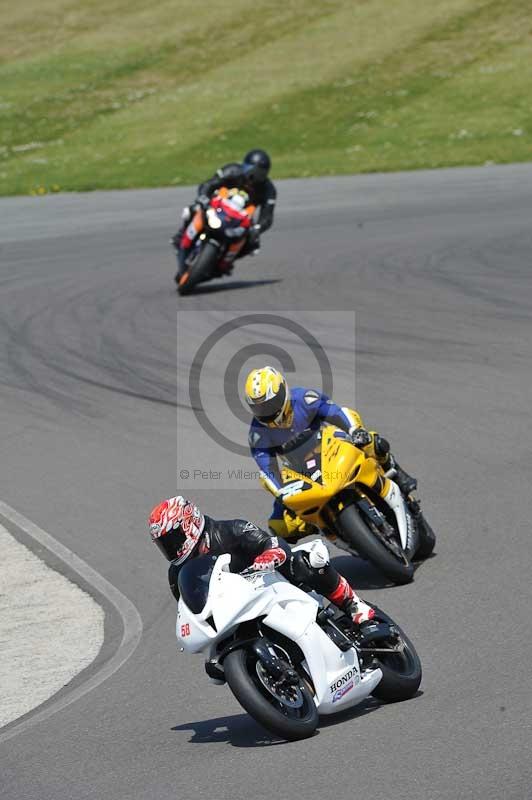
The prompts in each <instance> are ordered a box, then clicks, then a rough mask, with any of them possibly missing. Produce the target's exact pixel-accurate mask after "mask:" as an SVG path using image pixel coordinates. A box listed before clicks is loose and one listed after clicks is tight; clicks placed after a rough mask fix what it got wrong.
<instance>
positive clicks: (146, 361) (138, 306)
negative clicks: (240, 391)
mask: <svg viewBox="0 0 532 800" xmlns="http://www.w3.org/2000/svg"><path fill="white" fill-rule="evenodd" d="M190 196H191V192H186V191H185V190H160V191H145V192H124V193H118V192H116V193H108V194H102V193H95V194H91V195H86V196H83V195H79V196H61V195H58V196H50V197H45V198H13V199H2V200H0V262H1V270H0V281H1V323H0V324H1V329H0V330H1V347H0V359H1V361H0V381H1V395H2V404H1V407H0V426H1V441H2V489H1V493H0V499H1V500H3V501H5V502H6V503H8V504H9V505H10V506H12V507H13V508H15V509H17V510H18V511H20V512H21V513H22V514H24V515H25V516H26V517H28V518H29V519H30V520H32V521H33V522H35V523H36V524H37V525H39V526H40V527H41V528H43V529H44V530H45V531H47V532H48V533H50V534H52V535H53V536H54V537H56V538H57V539H58V540H59V541H60V542H61V543H62V544H64V545H65V546H66V547H68V548H70V550H72V551H73V552H74V553H76V554H77V555H78V556H79V557H80V558H82V559H83V560H84V561H86V562H87V563H88V564H89V565H90V566H91V567H92V568H93V569H95V570H97V571H98V572H99V573H100V574H101V575H102V576H104V577H105V579H106V580H107V581H109V582H110V583H111V584H112V585H113V586H115V587H116V588H117V589H118V590H119V591H120V592H122V593H123V594H124V595H125V596H126V597H127V598H129V599H130V600H131V601H132V602H133V603H134V604H135V606H136V608H137V609H138V611H139V613H140V616H141V618H142V623H143V630H144V632H143V636H142V639H141V641H140V644H139V645H138V647H137V648H136V650H135V651H134V652H133V654H132V655H131V657H130V658H129V660H127V662H126V663H125V664H124V665H123V666H122V667H121V668H120V669H119V670H118V671H116V672H115V673H114V674H113V675H111V677H109V678H108V679H107V680H105V681H104V682H103V683H100V685H97V686H96V688H94V689H93V690H92V691H90V692H88V693H87V694H85V695H84V696H82V697H81V698H80V699H79V700H77V701H76V702H74V703H71V704H70V705H68V706H67V707H66V708H64V709H63V710H60V711H58V712H57V713H55V714H52V715H51V716H49V717H48V718H47V719H46V720H45V721H41V722H38V723H36V724H35V725H33V726H29V727H26V728H24V729H22V730H21V731H20V732H18V733H17V732H16V731H15V729H14V728H13V731H14V735H13V736H12V737H11V738H9V739H6V740H4V741H2V740H1V735H0V751H1V769H0V793H1V795H2V797H3V798H5V800H19V799H20V800H22V798H24V800H67V798H68V800H70V798H75V799H76V800H85V798H91V800H101V799H102V798H105V800H132V799H133V798H135V800H138V799H140V798H146V800H148V799H149V800H159V799H161V800H162V799H163V798H164V799H165V800H166V798H183V799H184V800H188V799H189V798H196V799H197V800H200V798H211V797H214V798H219V799H220V800H229V799H230V798H238V800H239V799H240V798H257V800H259V799H260V800H265V799H266V798H268V799H269V798H272V797H279V798H285V797H304V798H305V800H322V798H324V797H335V798H342V799H343V798H351V797H357V798H373V799H374V800H381V799H384V798H394V800H403V798H404V799H406V798H415V799H416V800H439V799H440V798H442V799H443V798H444V799H445V800H454V799H455V798H460V799H462V798H483V800H491V798H494V799H495V798H496V799H497V800H500V798H505V800H524V798H532V757H531V720H532V678H531V664H532V625H531V622H530V617H531V609H532V580H531V574H532V547H531V528H530V520H531V516H532V515H531V513H530V509H531V501H530V484H531V481H532V459H531V456H530V441H531V439H530V401H531V389H532V379H531V375H532V356H531V347H532V342H531V338H532V337H531V311H532V270H531V252H532V226H531V215H532V166H511V167H485V168H480V169H474V170H473V169H471V170H451V171H442V172H425V173H414V174H408V175H389V176H378V175H375V176H362V177H353V178H340V179H323V180H309V181H306V182H296V181H288V182H285V183H283V184H281V186H280V191H279V198H280V199H279V207H278V214H277V222H276V225H275V227H274V229H273V230H272V231H271V232H270V233H269V234H267V235H266V236H265V237H264V241H263V249H262V253H261V255H260V257H259V258H256V259H249V258H248V259H246V260H245V261H242V262H240V263H239V264H238V266H237V269H236V270H235V274H234V277H232V278H229V279H225V280H224V281H219V282H218V283H214V282H213V283H211V284H210V285H209V286H206V287H205V288H204V289H203V290H202V291H201V292H200V293H198V294H197V295H196V296H192V297H187V298H178V297H177V296H176V293H175V291H174V286H173V282H172V275H173V269H174V263H173V257H172V254H171V253H170V250H169V246H168V239H169V237H170V235H171V234H172V233H173V231H174V229H175V219H176V216H177V212H178V209H179V208H180V205H181V204H182V203H183V202H184V201H185V200H187V199H189V198H190ZM178 309H180V310H183V309H184V310H186V311H187V312H193V313H188V314H186V315H184V316H181V315H180V314H178ZM249 311H253V312H257V311H259V312H272V313H273V312H275V313H278V314H280V315H284V316H285V317H286V318H287V319H300V320H302V321H303V322H305V324H307V323H308V320H311V321H312V320H314V323H313V328H312V331H313V333H314V334H315V335H316V337H317V338H318V340H319V341H320V343H321V344H322V345H323V347H324V349H325V350H326V352H327V354H328V357H329V359H330V362H331V364H332V367H333V371H334V381H335V383H334V394H335V397H336V398H338V399H339V400H340V401H341V402H342V403H350V402H352V397H351V396H350V394H349V393H350V392H351V391H354V389H351V387H353V384H354V379H355V373H356V402H357V406H358V408H359V409H360V410H361V412H362V414H363V416H364V417H365V420H366V422H367V424H368V425H369V426H370V427H376V428H377V429H379V430H381V431H382V432H383V433H384V434H385V435H387V436H388V437H389V438H390V439H391V441H392V444H393V448H394V450H395V452H396V453H398V454H399V457H400V460H401V462H402V463H403V464H404V466H405V467H407V468H409V469H410V470H411V471H412V472H413V473H414V474H416V475H417V476H418V477H419V479H420V494H421V497H422V499H423V501H424V509H425V512H426V514H427V516H428V517H429V518H430V520H431V521H432V523H433V526H434V528H435V530H436V532H437V534H438V537H439V538H438V545H437V555H436V556H435V557H434V558H432V559H430V560H429V561H427V562H426V563H425V564H424V565H422V566H421V567H420V568H419V569H418V571H417V573H416V578H415V582H414V583H413V584H411V585H409V586H405V587H399V588H395V587H390V586H387V585H386V583H385V581H383V580H382V579H381V578H380V576H379V574H378V573H377V572H375V571H374V570H373V569H371V568H370V567H369V566H367V565H365V564H364V563H363V562H361V561H357V560H353V561H352V562H349V560H348V559H346V558H345V557H344V556H340V557H339V558H338V560H337V562H336V563H337V564H338V566H339V567H340V568H342V569H343V571H344V572H346V574H348V575H349V576H350V577H351V578H352V579H353V582H354V583H355V585H357V586H358V587H359V588H360V589H361V591H362V593H363V594H364V595H366V596H367V597H369V598H370V599H371V600H373V601H374V602H377V603H378V604H379V605H381V606H382V607H383V608H385V609H386V610H387V611H388V612H389V613H390V614H391V615H392V616H395V617H396V618H397V619H398V621H399V622H400V623H401V624H402V625H403V626H404V627H405V628H406V630H407V632H408V634H409V635H410V637H411V638H412V639H413V641H414V642H415V644H416V646H417V648H418V650H419V653H420V655H421V658H422V662H423V667H424V679H423V683H422V685H421V689H422V692H420V694H419V695H418V696H417V697H416V698H414V699H413V700H411V701H409V702H407V703H403V704H397V705H390V706H381V705H378V703H376V702H373V701H372V702H368V703H366V704H365V705H362V706H361V707H359V708H358V709H355V710H353V711H351V712H347V713H346V714H345V715H343V716H342V717H341V718H329V719H325V720H323V723H322V725H321V727H320V729H319V732H318V733H317V734H316V735H315V736H314V737H313V738H312V739H310V740H307V741H304V742H300V743H294V744H285V743H279V742H278V741H276V740H275V738H272V737H270V736H269V735H268V734H266V733H265V732H264V731H263V730H262V729H260V728H259V727H258V726H257V725H256V724H255V723H254V722H253V721H252V720H251V719H250V718H249V717H247V715H246V714H244V712H243V711H242V710H241V709H240V707H239V705H238V704H237V702H236V701H235V700H234V699H233V697H232V696H231V694H230V692H229V690H228V689H227V688H226V687H214V686H211V685H210V684H209V683H208V681H207V679H206V677H205V676H204V674H203V667H202V658H201V656H197V657H192V656H185V655H184V654H182V653H178V652H177V651H176V642H175V638H174V625H175V604H174V601H173V599H172V597H171V595H170V593H169V592H168V589H167V586H166V566H165V562H164V561H163V559H162V558H161V556H160V554H159V552H158V551H157V550H156V548H154V547H152V545H151V544H150V542H149V539H148V537H147V533H146V526H145V520H146V517H147V515H148V513H149V511H150V508H151V506H152V505H154V504H155V503H156V502H158V501H159V500H160V499H162V498H163V497H165V496H169V495H171V494H174V493H175V490H176V470H177V469H180V468H182V467H185V468H188V469H192V470H194V469H202V468H205V469H208V468H209V466H210V465H211V463H212V462H216V463H219V461H220V448H219V446H218V445H216V444H215V443H213V442H210V441H209V438H208V437H207V436H206V434H204V432H203V431H201V430H200V429H199V426H198V424H197V421H196V418H195V416H194V414H193V413H192V411H191V410H190V400H189V398H188V394H187V387H186V381H187V377H186V368H187V364H188V363H189V361H190V359H191V357H192V355H193V354H194V353H195V352H196V350H197V348H198V347H199V345H200V344H201V342H202V341H203V339H204V338H205V336H207V335H208V334H209V332H211V331H212V330H213V329H215V328H216V326H217V325H218V324H222V323H223V322H224V320H227V319H231V318H236V317H239V316H240V315H241V314H246V313H247V312H249ZM303 311H305V312H314V313H313V314H311V313H308V314H307V315H306V316H305V315H304V314H303V315H302V316H301V317H299V316H298V315H299V314H300V312H303ZM353 311H354V312H356V326H355V328H354V331H353V327H349V320H350V319H352V312H353ZM176 320H177V322H176ZM176 325H177V332H178V335H177V336H176ZM344 326H345V328H344ZM344 332H345V335H344ZM353 335H356V366H355V362H354V358H353V351H352V349H353ZM251 338H252V337H251V333H250V334H249V339H248V333H246V331H244V332H243V333H242V335H241V341H240V344H241V345H245V344H246V343H247V342H248V341H251ZM272 341H274V343H275V344H277V345H278V346H281V345H283V342H284V346H286V340H285V339H284V336H283V333H282V331H281V332H280V333H279V336H278V337H277V339H275V337H272ZM220 346H221V348H222V350H221V352H220V354H219V357H218V358H217V360H216V364H215V365H213V366H212V369H210V370H204V373H203V375H202V380H203V381H204V391H205V397H206V398H207V400H206V401H205V402H207V401H208V402H211V403H212V402H213V398H214V400H215V401H216V402H214V406H213V407H214V410H215V411H216V407H217V408H218V413H222V416H223V417H226V418H227V434H228V435H229V434H231V433H232V434H234V436H240V439H241V440H242V437H244V438H243V441H245V426H244V424H243V423H242V422H241V421H239V420H238V419H237V418H236V417H235V416H232V415H231V413H230V412H229V411H227V412H226V410H225V409H224V406H223V402H224V401H223V384H222V383H221V379H222V378H223V370H224V368H225V362H224V359H229V358H230V357H231V352H230V344H229V342H228V344H227V349H226V351H224V350H223V347H224V345H223V342H222V343H221V344H220ZM296 349H297V348H296ZM176 354H177V360H176ZM178 377H179V388H178V387H177V386H176V382H177V378H178ZM297 377H298V379H299V380H300V381H301V382H303V381H304V376H301V375H300V374H299V372H298V375H297ZM220 410H221V411H220ZM176 414H177V422H176ZM176 428H177V434H176ZM238 458H239V457H238V456H236V455H234V454H231V455H230V456H228V460H230V461H231V463H236V462H238ZM176 462H177V463H176ZM240 462H242V463H245V464H247V463H248V462H247V461H246V460H245V459H242V458H240ZM240 462H239V463H240ZM248 466H251V464H248ZM190 486H191V484H190V483H188V484H187V486H186V488H187V489H188V491H189V492H190V491H191V489H190ZM179 488H182V486H181V485H179ZM193 494H194V497H195V498H196V499H197V500H198V501H201V502H202V503H203V506H204V508H205V510H206V512H207V513H210V514H212V515H213V516H216V515H217V516H220V517H229V516H244V517H248V516H249V517H251V518H252V519H254V520H256V521H257V522H259V523H262V524H263V523H264V522H265V519H266V517H267V515H268V513H269V508H270V500H269V498H268V496H267V495H266V494H264V493H262V492H261V491H260V490H258V489H257V486H256V484H255V483H254V482H252V481H247V482H246V481H243V482H240V483H239V482H238V481H237V482H235V481H233V483H232V484H231V482H230V481H229V482H228V481H225V482H224V481H223V480H218V479H211V478H203V477H201V478H200V479H198V481H197V483H196V488H195V490H193ZM14 532H15V533H16V530H14ZM336 555H338V553H336ZM106 636H107V643H106V647H105V648H104V651H103V653H102V655H101V656H100V658H99V659H98V660H97V661H96V663H95V664H94V665H93V666H92V667H91V668H89V669H88V670H87V671H86V673H83V674H82V675H81V676H79V680H84V679H86V678H89V677H90V675H91V672H94V671H96V670H98V669H101V667H102V662H103V661H105V659H108V658H111V657H112V655H113V652H114V650H115V649H116V647H117V646H118V643H119V641H120V636H121V623H120V619H119V617H118V616H117V615H116V614H113V613H112V611H111V612H110V613H109V614H108V619H107V625H106ZM66 691H67V692H68V689H67V690H66ZM30 718H31V715H30ZM16 724H17V723H14V725H15V726H16ZM9 730H10V728H9V727H8V728H7V729H5V731H6V732H9Z"/></svg>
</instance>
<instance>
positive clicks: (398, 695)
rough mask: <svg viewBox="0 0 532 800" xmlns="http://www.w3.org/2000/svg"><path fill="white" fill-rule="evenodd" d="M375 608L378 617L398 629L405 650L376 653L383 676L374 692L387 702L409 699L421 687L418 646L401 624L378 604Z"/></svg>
mask: <svg viewBox="0 0 532 800" xmlns="http://www.w3.org/2000/svg"><path fill="white" fill-rule="evenodd" d="M373 608H374V610H375V618H376V619H378V620H381V621H383V622H388V623H389V624H391V625H393V626H394V628H395V629H396V630H397V631H398V633H399V636H400V639H401V641H402V643H403V644H404V650H403V652H402V653H393V652H391V653H390V655H389V656H388V655H386V654H385V653H376V654H375V657H374V659H375V661H376V662H377V663H378V666H379V667H380V669H381V671H382V678H381V680H380V682H379V683H378V684H377V686H376V687H375V689H374V690H373V692H372V694H373V696H374V697H376V698H377V699H379V700H382V701H383V702H385V703H397V702H399V701H401V700H408V699H410V698H411V697H413V696H414V695H415V693H416V692H417V690H418V689H419V684H420V683H421V677H422V669H421V661H420V659H419V656H418V654H417V652H416V648H415V647H414V645H413V644H412V642H411V641H410V639H409V638H408V636H407V635H406V634H405V633H404V631H402V630H401V628H400V627H399V625H397V623H396V622H394V621H393V620H392V619H391V618H390V617H389V616H388V615H387V614H385V613H384V612H383V611H381V610H380V609H379V608H377V606H373ZM381 646H382V643H381V642H379V647H381Z"/></svg>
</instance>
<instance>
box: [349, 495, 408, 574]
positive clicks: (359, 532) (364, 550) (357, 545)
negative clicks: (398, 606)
mask: <svg viewBox="0 0 532 800" xmlns="http://www.w3.org/2000/svg"><path fill="white" fill-rule="evenodd" d="M336 527H337V528H338V529H339V531H341V536H342V538H343V539H344V541H345V542H347V544H348V545H349V546H350V547H352V548H353V549H354V550H356V552H357V553H358V554H359V555H360V556H362V557H363V558H366V559H367V560H368V561H371V563H372V564H375V566H376V567H378V568H379V569H380V570H381V572H383V573H384V575H386V577H387V578H389V579H390V580H391V581H393V582H394V583H397V584H403V583H410V581H411V580H412V578H413V577H414V566H413V565H412V564H411V563H410V561H409V560H408V558H407V557H406V555H404V554H403V556H402V558H398V557H397V556H396V555H395V554H394V553H392V551H391V550H389V549H388V548H387V547H386V545H384V544H383V543H382V542H380V541H379V540H378V539H377V537H376V536H375V535H374V534H373V533H372V532H371V531H370V529H369V528H368V526H367V525H366V524H365V522H364V521H363V520H362V519H361V517H360V515H359V514H358V511H357V510H356V508H355V506H352V505H350V506H346V507H345V508H343V509H342V510H341V511H340V513H339V514H338V516H337V518H336Z"/></svg>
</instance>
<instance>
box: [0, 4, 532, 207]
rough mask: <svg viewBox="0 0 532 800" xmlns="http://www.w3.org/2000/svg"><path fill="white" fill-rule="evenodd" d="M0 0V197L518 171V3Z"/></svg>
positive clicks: (525, 49) (527, 35) (530, 105)
mask: <svg viewBox="0 0 532 800" xmlns="http://www.w3.org/2000/svg"><path fill="white" fill-rule="evenodd" d="M249 9H250V7H249V4H248V3H247V2H243V0H232V2H231V3H230V4H219V5H217V6H216V7H215V10H213V11H212V12H211V11H210V10H209V8H208V7H206V8H205V13H202V12H201V10H200V9H199V8H198V6H197V4H196V3H193V2H191V0H180V2H179V3H177V4H176V3H175V2H173V0H157V2H155V3H153V4H152V5H151V6H150V7H149V8H147V7H146V6H145V4H143V3H140V2H138V0H129V2H125V1H124V0H108V1H107V2H106V3H104V2H102V0H85V2H84V3H83V6H82V8H80V4H79V3H77V2H75V0H25V2H24V3H23V4H20V8H19V7H14V6H13V5H12V4H11V3H9V4H8V2H7V0H0V22H1V27H2V30H3V37H2V41H1V42H0V193H1V194H16V193H28V192H34V193H39V192H45V191H58V190H89V189H97V188H100V189H103V188H128V187H136V186H160V185H167V184H184V183H193V182H195V181H198V180H200V179H202V178H204V177H205V176H206V175H208V174H210V173H211V172H212V171H213V170H214V169H215V168H216V167H217V166H219V164H220V163H221V162H224V161H228V160H234V159H235V158H238V157H240V156H241V155H242V154H243V153H244V152H245V150H246V149H248V148H249V147H252V146H262V147H265V148H267V149H269V150H270V151H271V152H272V155H273V159H274V176H276V177H288V176H307V175H325V174H327V175H332V174H344V173H354V172H368V171H377V170H379V171H380V170H402V169H418V168H424V167H439V166H447V165H462V164H483V163H486V162H489V163H505V162H512V161H527V160H530V159H531V158H532V101H531V99H530V89H529V87H530V85H531V79H532V15H530V4H529V0H526V1H525V0H506V1H505V2H504V3H501V2H500V0H446V2H444V3H434V4H433V3H423V4H420V3H419V0H355V1H354V2H337V1H336V0H319V2H317V1H316V0H285V2H282V3H281V2H278V0H259V1H258V2H257V3H255V5H254V7H253V12H252V13H250V10H249Z"/></svg>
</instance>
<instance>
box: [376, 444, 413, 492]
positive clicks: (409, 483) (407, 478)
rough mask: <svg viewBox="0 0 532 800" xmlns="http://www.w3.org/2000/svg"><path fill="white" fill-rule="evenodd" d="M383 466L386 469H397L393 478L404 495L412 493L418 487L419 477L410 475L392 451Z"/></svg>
mask: <svg viewBox="0 0 532 800" xmlns="http://www.w3.org/2000/svg"><path fill="white" fill-rule="evenodd" d="M383 468H384V469H385V470H389V469H393V470H395V475H394V476H393V479H392V480H393V481H395V483H396V484H397V485H398V487H399V488H400V490H401V493H402V494H403V495H404V497H408V495H409V494H412V492H414V491H415V490H416V489H417V479H416V478H413V477H412V475H409V474H408V472H405V470H404V469H403V468H402V467H401V466H399V464H398V463H397V461H396V459H395V458H394V457H393V455H392V454H391V453H389V454H388V459H387V461H386V463H385V464H383Z"/></svg>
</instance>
